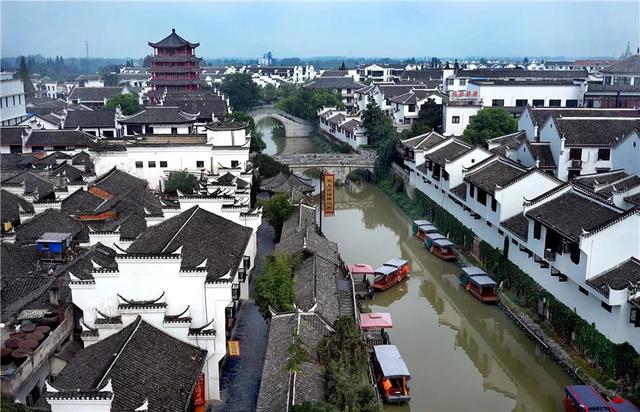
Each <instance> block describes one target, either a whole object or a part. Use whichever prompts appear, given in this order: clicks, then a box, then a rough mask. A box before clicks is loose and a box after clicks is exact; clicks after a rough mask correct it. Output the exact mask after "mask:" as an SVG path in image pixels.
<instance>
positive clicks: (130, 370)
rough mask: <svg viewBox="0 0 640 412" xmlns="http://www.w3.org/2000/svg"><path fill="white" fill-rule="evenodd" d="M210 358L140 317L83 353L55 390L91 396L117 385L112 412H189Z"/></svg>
mask: <svg viewBox="0 0 640 412" xmlns="http://www.w3.org/2000/svg"><path fill="white" fill-rule="evenodd" d="M206 354H207V351H205V350H201V349H199V348H197V347H195V346H192V345H190V344H188V343H185V342H182V341H181V340H178V339H176V338H173V337H171V336H169V335H168V334H166V333H165V332H163V331H161V330H160V329H157V328H156V327H154V326H152V325H151V324H149V323H147V322H145V321H144V320H142V318H141V317H140V316H138V318H136V320H135V321H134V322H132V323H131V324H129V325H128V326H126V327H125V328H124V329H122V330H121V331H120V332H118V333H116V334H114V335H111V336H109V337H108V338H105V339H103V340H101V341H99V342H96V343H94V344H93V345H91V346H89V347H87V348H85V349H82V350H80V351H79V352H77V353H76V355H75V356H74V357H73V358H72V359H71V361H70V362H69V364H68V365H67V366H66V367H65V368H64V369H63V370H62V372H61V373H60V375H59V376H58V377H57V378H56V381H55V382H54V384H53V386H54V388H56V389H58V390H60V391H63V392H66V391H91V390H97V389H100V388H102V387H103V386H104V385H105V384H106V382H108V381H109V380H111V384H112V387H113V394H114V396H113V403H112V405H111V410H117V411H133V410H135V409H136V408H139V407H140V406H141V405H142V404H143V402H144V401H145V400H148V402H149V404H148V405H149V411H167V410H171V411H186V410H188V409H189V407H190V404H191V402H192V400H191V393H192V392H193V388H194V386H195V383H196V380H197V378H198V375H199V374H200V373H201V372H202V367H203V365H204V361H205V359H206ZM52 395H56V396H58V395H59V393H55V394H52ZM47 396H49V393H47Z"/></svg>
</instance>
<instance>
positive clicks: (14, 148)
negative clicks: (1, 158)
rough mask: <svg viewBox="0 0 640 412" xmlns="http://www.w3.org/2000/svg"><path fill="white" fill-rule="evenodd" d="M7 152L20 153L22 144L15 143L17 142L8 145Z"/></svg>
mask: <svg viewBox="0 0 640 412" xmlns="http://www.w3.org/2000/svg"><path fill="white" fill-rule="evenodd" d="M9 153H22V145H17V144H12V145H10V146H9Z"/></svg>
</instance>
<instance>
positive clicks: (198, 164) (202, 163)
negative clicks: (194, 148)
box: [196, 160, 204, 168]
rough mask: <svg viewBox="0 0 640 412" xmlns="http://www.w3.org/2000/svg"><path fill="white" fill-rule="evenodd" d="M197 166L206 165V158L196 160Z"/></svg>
mask: <svg viewBox="0 0 640 412" xmlns="http://www.w3.org/2000/svg"><path fill="white" fill-rule="evenodd" d="M196 167H200V168H202V167H204V160H196Z"/></svg>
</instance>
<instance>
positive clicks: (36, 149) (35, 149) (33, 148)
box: [31, 146, 44, 153]
mask: <svg viewBox="0 0 640 412" xmlns="http://www.w3.org/2000/svg"><path fill="white" fill-rule="evenodd" d="M31 151H32V152H33V153H36V152H44V146H31Z"/></svg>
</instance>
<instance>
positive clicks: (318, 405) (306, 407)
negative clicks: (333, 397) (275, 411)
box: [291, 401, 340, 412]
mask: <svg viewBox="0 0 640 412" xmlns="http://www.w3.org/2000/svg"><path fill="white" fill-rule="evenodd" d="M291 412H340V411H339V410H338V408H336V407H335V406H334V405H332V404H330V403H327V402H325V401H313V402H309V401H307V402H303V403H302V404H299V405H293V407H292V408H291Z"/></svg>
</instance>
